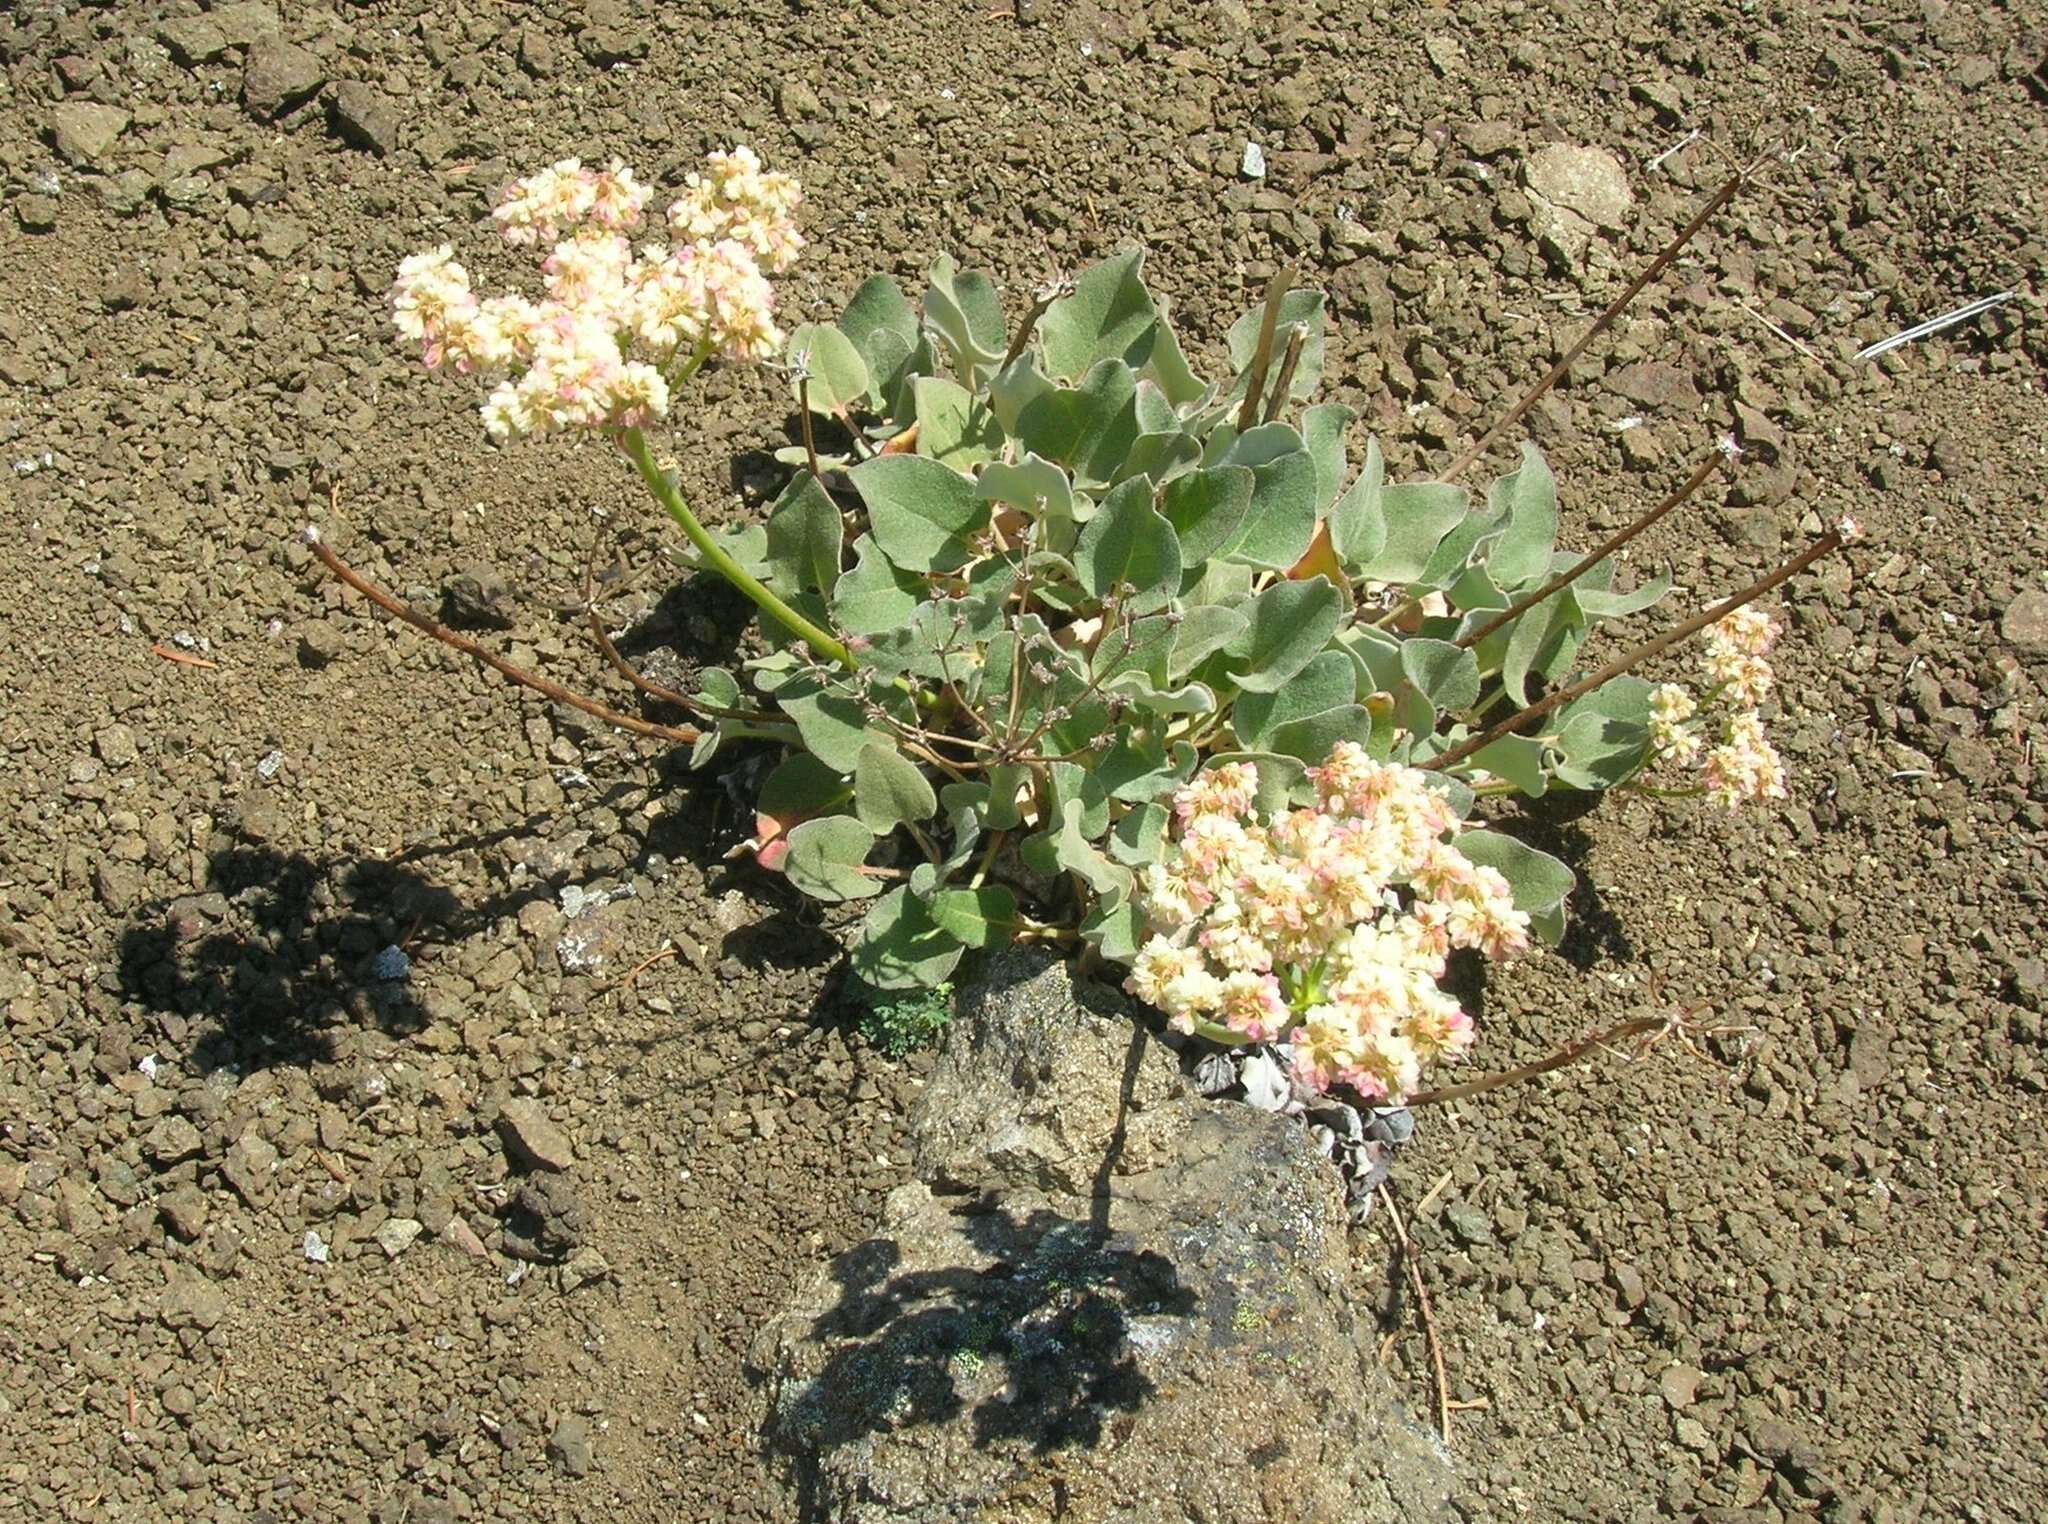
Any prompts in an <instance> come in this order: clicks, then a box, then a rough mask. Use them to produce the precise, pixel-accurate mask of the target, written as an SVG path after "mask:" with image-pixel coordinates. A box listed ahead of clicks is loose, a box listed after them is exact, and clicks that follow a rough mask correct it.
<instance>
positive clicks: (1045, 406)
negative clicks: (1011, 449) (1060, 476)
mask: <svg viewBox="0 0 2048 1524" xmlns="http://www.w3.org/2000/svg"><path fill="white" fill-rule="evenodd" d="M1012 432H1014V433H1015V435H1016V437H1017V439H1018V441H1019V443H1021V444H1022V445H1023V446H1024V447H1025V448H1026V449H1027V450H1034V451H1036V452H1037V453H1038V454H1040V455H1043V456H1045V457H1046V458H1047V459H1049V460H1056V461H1059V462H1060V463H1061V464H1062V465H1064V466H1067V467H1068V468H1069V469H1071V470H1072V471H1073V473H1074V479H1075V481H1076V482H1077V483H1081V484H1087V483H1097V484H1099V483H1104V482H1107V481H1108V480H1109V479H1110V478H1111V477H1112V476H1113V475H1114V474H1115V473H1116V470H1117V468H1118V467H1119V466H1121V465H1122V464H1123V462H1124V458H1125V457H1126V456H1127V455H1129V453H1130V450H1131V446H1132V444H1133V442H1134V441H1135V440H1136V439H1137V437H1138V378H1137V373H1136V372H1135V371H1133V370H1132V369H1131V368H1130V366H1128V365H1126V364H1124V363H1123V361H1121V360H1104V361H1102V362H1101V363H1100V364H1099V365H1096V366H1094V367H1093V368H1092V369H1090V370H1089V372H1088V373H1087V374H1086V375H1085V376H1083V377H1082V378H1081V380H1080V383H1079V384H1078V385H1076V386H1070V387H1069V386H1063V387H1059V388H1057V389H1056V390H1053V391H1048V392H1045V393H1042V394H1041V395H1039V396H1038V397H1036V398H1034V399H1032V400H1031V401H1030V402H1028V403H1026V404H1025V406H1024V408H1023V410H1022V411H1021V412H1019V413H1018V415H1017V427H1016V428H1015V429H1014V430H1013V431H1012Z"/></svg>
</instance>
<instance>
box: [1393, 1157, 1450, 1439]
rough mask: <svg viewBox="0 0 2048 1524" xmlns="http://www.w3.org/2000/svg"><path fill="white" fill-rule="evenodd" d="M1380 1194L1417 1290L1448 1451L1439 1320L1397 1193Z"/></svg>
mask: <svg viewBox="0 0 2048 1524" xmlns="http://www.w3.org/2000/svg"><path fill="white" fill-rule="evenodd" d="M1379 1192H1380V1205H1381V1206H1383V1207H1385V1208H1386V1209H1387V1220H1388V1221H1389V1222H1391V1223H1392V1224H1393V1225H1394V1237H1395V1238H1396V1239H1397V1240H1399V1242H1400V1245H1401V1263H1402V1264H1403V1265H1405V1266H1407V1268H1408V1284H1409V1285H1411V1286H1413V1287H1414V1288H1415V1310H1416V1311H1417V1312H1418V1313H1419V1314H1420V1315H1421V1318H1422V1336H1423V1339H1424V1341H1425V1342H1427V1343H1428V1345H1429V1363H1430V1365H1431V1367H1432V1368H1433V1369H1434V1370H1435V1372H1436V1421H1437V1429H1438V1432H1440V1433H1441V1434H1442V1435H1443V1438H1444V1446H1445V1448H1446V1449H1448V1448H1449V1447H1450V1443H1451V1380H1450V1377H1449V1376H1448V1375H1446V1374H1445V1372H1444V1351H1443V1346H1442V1345H1441V1344H1439V1343H1438V1342H1437V1337H1436V1317H1435V1315H1434V1314H1433V1313H1431V1312H1430V1310H1429V1287H1428V1286H1427V1285H1425V1284H1424V1282H1423V1279H1422V1266H1420V1265H1418V1264H1417V1263H1416V1262H1415V1245H1414V1244H1412V1243H1410V1242H1409V1241H1408V1228H1407V1225H1406V1224H1405V1223H1403V1222H1402V1221H1401V1213H1400V1212H1399V1210H1398V1209H1396V1207H1395V1206H1394V1193H1393V1192H1392V1191H1390V1190H1388V1189H1387V1187H1386V1186H1384V1185H1382V1186H1381V1187H1380V1188H1379Z"/></svg>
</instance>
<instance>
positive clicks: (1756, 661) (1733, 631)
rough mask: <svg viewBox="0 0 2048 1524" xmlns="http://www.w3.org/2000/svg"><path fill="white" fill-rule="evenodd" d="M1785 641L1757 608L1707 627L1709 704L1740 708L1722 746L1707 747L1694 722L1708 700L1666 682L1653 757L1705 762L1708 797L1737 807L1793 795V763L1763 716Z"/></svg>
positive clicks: (1655, 702) (1653, 705)
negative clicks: (1789, 790) (1773, 659)
mask: <svg viewBox="0 0 2048 1524" xmlns="http://www.w3.org/2000/svg"><path fill="white" fill-rule="evenodd" d="M1777 638H1778V626H1777V624H1776V622H1775V621H1774V620H1772V618H1771V617H1770V615H1768V614H1766V613H1765V612H1764V611H1763V610H1761V609H1759V608H1756V607H1754V606H1750V607H1745V608H1739V609H1737V610H1736V611H1735V612H1734V613H1732V614H1730V615H1728V616H1727V617H1726V618H1725V619H1721V620H1718V621H1716V622H1715V623H1713V624H1711V625H1709V626H1707V629H1706V631H1705V633H1704V635H1703V636H1702V637H1701V639H1702V645H1703V649H1702V652H1701V657H1700V665H1701V667H1702V668H1703V669H1704V670H1705V672H1706V676H1707V682H1708V684H1709V687H1708V690H1707V695H1706V701H1707V702H1712V701H1714V700H1716V699H1725V700H1726V701H1727V703H1728V705H1729V707H1730V709H1731V710H1732V711H1733V712H1732V713H1731V714H1730V715H1729V716H1728V717H1727V718H1726V719H1725V720H1723V721H1722V723H1721V743H1720V745H1718V746H1713V747H1709V746H1707V745H1706V743H1705V738H1704V737H1703V736H1702V734H1701V726H1700V725H1696V724H1693V723H1691V722H1692V721H1694V720H1695V718H1696V717H1697V716H1698V714H1699V712H1700V707H1701V701H1700V700H1697V699H1695V698H1694V697H1693V696H1692V694H1691V693H1689V692H1688V691H1687V690H1686V689H1684V688H1683V687H1681V686H1679V685H1678V684H1676V683H1665V684H1664V685H1663V686H1662V687H1660V688H1658V689H1657V690H1656V691H1655V692H1653V693H1652V694H1651V695H1650V750H1651V754H1652V757H1653V758H1654V759H1655V760H1656V761H1659V762H1663V763H1667V764H1669V765H1671V766H1673V767H1680V768H1693V767H1697V768H1698V770H1699V784H1700V787H1701V788H1702V789H1703V790H1705V792H1706V795H1707V797H1708V798H1710V799H1712V800H1714V801H1715V803H1717V804H1721V805H1725V806H1726V807H1727V808H1729V809H1731V810H1732V809H1735V808H1736V807H1738V806H1739V805H1742V804H1745V803H1760V802H1762V801H1763V800H1766V799H1783V798H1784V797H1785V764H1784V763H1783V761H1781V760H1780V759H1779V756H1778V753H1777V751H1776V749H1775V748H1773V747H1772V745H1771V743H1770V741H1769V740H1767V739H1766V738H1765V736H1764V722H1763V716H1762V715H1760V714H1758V713H1757V710H1758V709H1759V708H1760V707H1761V706H1762V704H1763V702H1764V700H1765V699H1766V698H1768V697H1769V696H1770V691H1771V664H1770V661H1769V660H1768V657H1769V655H1770V650H1771V646H1772V644H1773V642H1775V641H1776V640H1777ZM1703 752H1704V753H1705V755H1704V756H1702V755H1701V754H1702V753H1703Z"/></svg>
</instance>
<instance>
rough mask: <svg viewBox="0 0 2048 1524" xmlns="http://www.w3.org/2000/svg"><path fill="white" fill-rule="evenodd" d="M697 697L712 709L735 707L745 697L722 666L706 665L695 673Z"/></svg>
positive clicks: (736, 682) (737, 682) (736, 681)
mask: <svg viewBox="0 0 2048 1524" xmlns="http://www.w3.org/2000/svg"><path fill="white" fill-rule="evenodd" d="M697 697H698V698H699V699H701V700H702V701H703V702H705V703H707V704H709V705H711V706H712V707H713V708H714V709H737V708H738V707H739V705H740V700H741V699H742V698H744V697H745V695H744V694H743V693H741V692H740V685H739V681H738V679H736V678H735V677H734V676H733V675H732V674H731V673H730V672H728V671H726V670H725V668H723V667H706V668H704V670H703V671H701V672H699V673H698V674H697Z"/></svg>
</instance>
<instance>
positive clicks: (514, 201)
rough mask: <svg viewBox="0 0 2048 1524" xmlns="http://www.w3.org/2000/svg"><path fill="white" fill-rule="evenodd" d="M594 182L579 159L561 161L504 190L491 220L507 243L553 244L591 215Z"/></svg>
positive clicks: (593, 176) (595, 187) (594, 178)
mask: <svg viewBox="0 0 2048 1524" xmlns="http://www.w3.org/2000/svg"><path fill="white" fill-rule="evenodd" d="M597 178H598V177H597V175H596V174H595V173H594V172H593V171H591V170H588V169H585V168H584V167H583V163H582V161H581V160H580V159H562V160H560V161H558V162H557V163H554V164H551V165H549V166H548V167H547V168H546V169H543V170H541V171H539V172H538V173H536V174H531V175H528V176H527V177H526V178H525V179H523V180H514V181H513V182H512V183H511V184H510V185H508V186H506V187H505V190H504V193H503V194H502V195H501V196H500V197H499V198H498V204H497V206H496V207H494V208H493V209H492V211H491V218H492V220H493V221H494V222H496V223H497V224H498V231H499V232H500V233H502V234H503V235H504V237H505V241H506V242H507V243H510V244H531V243H553V242H555V240H557V239H558V238H560V237H562V235H563V234H565V233H568V232H570V231H572V230H573V229H574V228H575V227H576V225H577V224H578V223H580V222H581V221H583V219H584V218H585V217H587V216H589V215H590V212H591V209H592V208H593V207H594V206H595V205H596V204H597Z"/></svg>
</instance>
